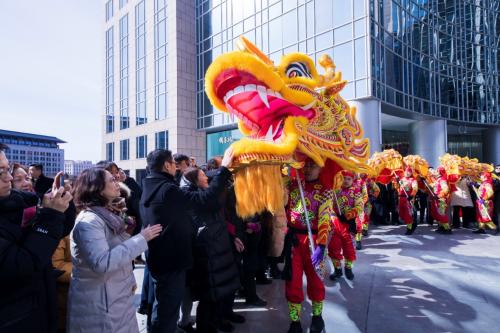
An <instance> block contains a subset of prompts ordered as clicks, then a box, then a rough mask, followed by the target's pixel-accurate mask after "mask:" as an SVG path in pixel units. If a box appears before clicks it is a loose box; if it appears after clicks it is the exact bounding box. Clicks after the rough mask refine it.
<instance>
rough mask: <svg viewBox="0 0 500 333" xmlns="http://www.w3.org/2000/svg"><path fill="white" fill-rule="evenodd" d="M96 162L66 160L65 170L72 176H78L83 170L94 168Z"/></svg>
mask: <svg viewBox="0 0 500 333" xmlns="http://www.w3.org/2000/svg"><path fill="white" fill-rule="evenodd" d="M93 166H94V164H92V162H91V161H73V160H65V161H64V172H65V173H67V174H68V175H70V176H78V175H79V174H80V173H81V172H82V171H83V170H85V169H89V168H92V167H93Z"/></svg>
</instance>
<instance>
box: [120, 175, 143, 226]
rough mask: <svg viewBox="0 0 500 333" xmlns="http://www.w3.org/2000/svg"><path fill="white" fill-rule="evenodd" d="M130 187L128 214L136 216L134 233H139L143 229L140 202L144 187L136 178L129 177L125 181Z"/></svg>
mask: <svg viewBox="0 0 500 333" xmlns="http://www.w3.org/2000/svg"><path fill="white" fill-rule="evenodd" d="M123 183H124V184H125V185H127V187H128V188H129V189H130V198H128V199H127V214H128V215H130V216H133V217H135V223H136V225H135V228H134V232H133V235H137V234H138V233H139V232H141V229H142V219H141V214H140V202H141V196H142V189H141V186H139V184H137V182H136V181H135V179H134V178H131V177H127V178H126V179H125V181H124V182H123Z"/></svg>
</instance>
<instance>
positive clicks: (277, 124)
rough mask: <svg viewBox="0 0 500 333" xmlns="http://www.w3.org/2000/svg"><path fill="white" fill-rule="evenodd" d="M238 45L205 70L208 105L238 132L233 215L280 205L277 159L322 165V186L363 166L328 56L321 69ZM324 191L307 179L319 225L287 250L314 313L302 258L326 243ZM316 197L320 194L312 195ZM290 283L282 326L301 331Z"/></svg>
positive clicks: (364, 144)
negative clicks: (287, 322)
mask: <svg viewBox="0 0 500 333" xmlns="http://www.w3.org/2000/svg"><path fill="white" fill-rule="evenodd" d="M237 46H238V50H237V51H234V52H229V53H225V54H222V55H220V56H219V57H217V58H216V59H215V60H214V61H213V62H212V64H211V65H210V67H209V68H208V70H207V72H206V75H205V91H206V94H207V97H208V98H209V100H210V102H211V103H212V105H213V106H215V107H216V108H218V109H219V110H221V111H223V112H227V113H228V114H229V115H230V117H231V118H233V117H236V118H237V119H238V128H239V129H240V132H241V133H242V134H243V135H244V138H242V139H241V140H239V141H237V142H235V143H233V144H232V145H231V149H233V152H234V156H235V158H234V162H233V172H234V178H235V193H236V199H237V203H236V211H237V213H238V215H240V216H241V217H243V218H246V217H249V216H253V215H254V214H256V213H259V212H262V211H264V210H267V211H269V212H271V213H273V214H274V213H277V212H279V211H282V210H283V207H284V205H285V202H284V199H283V198H284V188H285V187H284V181H283V177H282V173H281V169H282V166H283V165H287V166H291V167H292V168H295V169H300V168H302V167H303V165H304V161H305V160H306V158H310V159H311V160H313V161H314V163H315V164H316V165H318V166H319V167H322V168H323V169H322V171H321V172H322V176H320V178H321V184H322V185H323V186H325V187H326V188H328V187H332V186H333V185H332V184H333V178H334V176H335V173H336V172H337V171H340V170H342V169H348V170H352V171H355V172H364V173H369V172H370V170H371V169H370V168H369V167H368V166H366V164H365V163H366V161H367V159H368V152H369V141H368V139H364V138H362V134H363V131H362V128H361V126H360V124H359V122H358V121H357V119H356V110H355V109H354V108H351V107H350V106H349V104H347V102H346V101H345V100H344V99H343V98H342V97H341V96H340V95H339V92H340V91H341V90H342V89H343V88H344V87H345V85H346V84H347V81H345V80H342V75H341V73H340V72H336V71H335V65H334V63H333V61H332V59H331V58H330V57H329V56H326V55H324V56H322V57H321V58H320V60H319V63H320V65H321V66H322V67H323V68H324V70H325V73H324V74H322V75H321V74H319V73H318V71H317V69H316V66H315V64H314V62H313V60H312V59H311V58H310V57H309V56H307V55H305V54H302V53H290V54H287V55H284V56H283V57H282V59H281V61H280V62H279V64H277V65H275V64H274V63H273V61H271V60H270V59H269V58H268V57H267V56H266V55H265V54H264V53H262V51H260V50H259V49H258V48H257V47H256V46H255V45H254V44H252V43H251V42H250V41H248V40H247V39H245V38H244V37H241V38H240V40H239V41H238V44H237ZM297 184H298V183H297ZM317 185H318V184H317ZM326 188H325V190H326ZM323 191H324V190H323V189H315V188H314V186H313V188H310V187H309V185H307V188H306V190H305V193H304V195H305V196H307V198H308V200H309V203H308V204H306V207H305V208H307V211H308V212H309V214H313V215H314V216H313V215H311V217H312V218H311V221H312V225H311V228H312V229H315V228H318V235H317V236H314V235H309V233H308V234H307V235H304V234H303V233H301V232H296V236H297V237H296V238H297V240H298V241H299V244H300V240H301V239H302V240H303V239H308V240H311V238H314V242H315V245H314V244H313V245H310V246H309V247H313V246H315V247H316V248H315V249H309V248H308V247H307V246H301V245H298V246H296V247H295V248H294V249H293V251H295V252H294V254H295V256H292V260H293V261H294V262H293V263H292V276H291V277H292V280H293V277H294V276H295V277H296V278H295V279H296V280H297V281H298V279H299V276H301V275H302V271H301V270H305V271H306V276H308V280H309V281H308V282H309V283H310V285H309V283H308V294H309V296H310V297H311V298H312V301H313V302H314V306H313V315H314V314H315V313H316V314H317V313H320V312H321V306H322V305H321V303H320V302H321V300H322V298H323V296H322V295H323V292H322V291H321V287H320V286H319V285H320V284H321V283H322V282H321V283H320V281H318V280H316V279H315V278H314V277H313V276H312V273H313V272H312V269H311V268H312V267H311V266H310V262H311V260H312V259H311V258H309V257H310V256H314V257H315V258H317V257H316V254H318V253H321V251H318V253H316V252H317V250H318V248H319V245H321V244H323V242H325V238H324V233H325V231H324V230H326V224H325V221H326V219H327V218H326V215H327V214H328V213H326V211H327V210H325V209H326V208H324V209H323V208H321V209H320V208H319V207H323V205H324V203H321V200H324V198H323V196H324V194H323ZM291 193H292V194H291V195H292V197H291V198H290V199H291V200H289V201H290V202H289V204H290V205H291V206H290V207H289V209H290V219H292V217H293V221H292V220H290V226H291V227H292V228H296V229H297V230H302V229H301V228H303V226H304V225H303V223H304V222H305V221H303V217H304V215H305V214H304V215H300V214H302V213H301V203H299V202H298V201H297V200H296V199H297V192H296V189H295V187H294V186H293V185H292V188H291ZM312 193H316V194H312ZM311 195H312V197H311ZM315 196H316V197H315ZM318 197H321V198H322V199H321V200H320V201H316V199H317V198H318ZM304 199H306V198H304ZM301 200H302V197H301ZM303 208H304V207H303ZM331 218H332V217H329V218H328V219H327V220H328V221H330V220H331ZM302 232H303V231H302ZM318 239H319V240H318ZM314 242H312V243H314ZM312 243H311V244H312ZM311 251H313V252H314V253H312V252H311ZM322 263H324V259H323V260H322ZM315 268H316V267H315ZM297 281H293V282H292V281H289V282H288V283H287V297H288V298H289V299H290V301H291V303H293V304H295V305H293V306H291V311H290V312H291V319H292V323H291V325H290V330H289V332H302V328H301V325H300V321H299V320H300V306H299V305H298V304H300V303H301V302H302V296H301V295H302V293H301V292H300V291H299V290H298V289H299V284H298V283H297ZM300 281H302V279H301V278H300ZM318 318H319V319H321V316H313V323H312V324H311V332H320V331H321V330H322V329H323V328H322V327H321V325H315V323H316V324H317V323H318V322H320V321H321V322H322V319H321V320H319V319H318Z"/></svg>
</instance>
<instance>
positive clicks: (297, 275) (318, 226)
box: [285, 181, 332, 322]
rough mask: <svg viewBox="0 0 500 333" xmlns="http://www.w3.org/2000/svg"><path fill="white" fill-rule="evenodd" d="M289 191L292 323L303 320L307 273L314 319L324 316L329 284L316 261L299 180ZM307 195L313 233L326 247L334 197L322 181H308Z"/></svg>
mask: <svg viewBox="0 0 500 333" xmlns="http://www.w3.org/2000/svg"><path fill="white" fill-rule="evenodd" d="M289 190H290V194H289V201H288V209H287V214H288V235H287V238H288V239H289V240H291V241H292V243H293V247H292V249H291V267H290V268H291V279H290V280H288V281H286V284H285V294H286V299H287V301H288V308H289V313H290V319H291V320H292V322H300V313H301V308H302V302H303V301H304V291H303V283H302V276H303V274H305V275H306V279H307V296H308V297H309V299H310V300H311V301H312V315H313V318H314V317H315V316H316V317H318V316H321V313H322V311H323V301H324V299H325V285H324V283H323V281H322V280H321V278H320V277H319V276H318V274H317V273H316V271H315V269H314V267H313V264H312V260H311V255H312V253H311V251H310V249H309V241H308V236H307V224H306V219H305V212H304V207H303V206H302V201H301V197H300V191H299V188H298V184H297V182H296V181H294V182H292V184H291V185H290V189H289ZM304 197H305V201H306V205H307V212H308V214H309V221H310V223H311V229H312V232H313V242H314V244H315V245H317V246H319V245H321V246H323V249H324V248H325V247H326V245H327V241H328V234H329V231H330V226H331V225H330V219H331V216H332V211H331V207H332V201H331V198H330V197H329V195H328V191H327V190H326V189H325V187H324V186H323V185H322V184H321V183H320V182H319V181H315V182H305V186H304Z"/></svg>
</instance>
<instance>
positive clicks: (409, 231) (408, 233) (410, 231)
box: [405, 228, 413, 235]
mask: <svg viewBox="0 0 500 333" xmlns="http://www.w3.org/2000/svg"><path fill="white" fill-rule="evenodd" d="M412 233H413V231H412V230H411V229H408V228H406V232H405V235H411V234H412Z"/></svg>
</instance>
